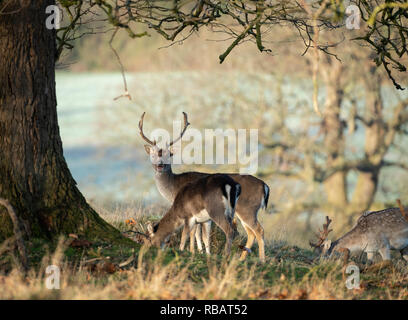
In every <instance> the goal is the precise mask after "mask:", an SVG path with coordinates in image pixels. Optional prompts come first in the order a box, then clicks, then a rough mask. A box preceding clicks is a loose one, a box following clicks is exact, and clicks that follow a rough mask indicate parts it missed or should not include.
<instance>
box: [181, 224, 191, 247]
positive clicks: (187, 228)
mask: <svg viewBox="0 0 408 320" xmlns="http://www.w3.org/2000/svg"><path fill="white" fill-rule="evenodd" d="M189 232H190V226H189V225H188V221H186V222H185V223H184V227H183V233H182V234H181V240H180V250H181V251H183V250H184V247H185V246H186V241H187V238H188V234H189Z"/></svg>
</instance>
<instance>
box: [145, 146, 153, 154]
mask: <svg viewBox="0 0 408 320" xmlns="http://www.w3.org/2000/svg"><path fill="white" fill-rule="evenodd" d="M144 148H145V150H146V153H147V154H148V155H150V153H151V151H152V146H150V145H148V144H145V145H144Z"/></svg>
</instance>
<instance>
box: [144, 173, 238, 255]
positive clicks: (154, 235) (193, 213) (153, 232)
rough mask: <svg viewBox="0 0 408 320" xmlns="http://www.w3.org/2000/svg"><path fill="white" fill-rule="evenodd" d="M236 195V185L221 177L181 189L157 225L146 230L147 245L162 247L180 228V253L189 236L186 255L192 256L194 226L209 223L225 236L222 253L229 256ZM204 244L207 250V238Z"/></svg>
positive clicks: (233, 229)
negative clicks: (182, 227)
mask: <svg viewBox="0 0 408 320" xmlns="http://www.w3.org/2000/svg"><path fill="white" fill-rule="evenodd" d="M240 193H241V187H240V185H239V184H238V183H236V182H235V181H234V180H233V179H232V178H230V177H229V176H227V175H224V174H215V175H211V176H206V177H203V178H200V179H199V180H196V181H194V182H191V183H188V184H186V185H184V187H182V188H181V189H180V191H179V192H178V193H177V195H176V197H175V199H174V202H173V204H172V206H171V208H170V209H169V211H167V213H166V214H165V215H164V216H163V218H162V219H161V220H160V221H159V223H157V224H155V225H154V227H153V226H152V225H151V224H149V225H148V226H147V229H148V232H149V239H150V242H151V244H152V245H154V246H157V247H163V246H164V245H165V243H166V242H167V240H168V238H169V237H170V235H171V234H172V233H173V232H175V231H176V230H177V229H179V228H180V227H181V226H183V225H184V229H183V233H182V236H181V244H180V249H181V250H184V246H185V243H186V240H187V238H188V236H189V235H190V238H191V239H192V241H190V252H191V253H194V235H195V232H196V228H197V223H204V222H208V221H210V220H212V221H214V222H215V223H216V224H217V225H218V226H219V227H220V228H221V229H222V231H224V233H225V236H226V243H225V253H226V254H227V255H229V254H230V251H231V244H232V240H233V239H234V237H235V232H236V229H235V228H234V227H233V225H232V220H233V219H234V211H235V205H236V203H237V200H238V198H239V195H240ZM204 243H205V246H206V248H208V249H209V245H210V243H209V237H207V238H204Z"/></svg>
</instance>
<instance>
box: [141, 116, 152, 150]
mask: <svg viewBox="0 0 408 320" xmlns="http://www.w3.org/2000/svg"><path fill="white" fill-rule="evenodd" d="M145 114H146V112H143V114H142V117H141V118H140V121H139V133H140V136H141V137H142V138H143V140H144V141H146V142H147V143H148V144H150V145H152V146H154V145H156V141H152V140H150V139H149V138H147V137H146V136H145V135H144V133H143V119H144V116H145Z"/></svg>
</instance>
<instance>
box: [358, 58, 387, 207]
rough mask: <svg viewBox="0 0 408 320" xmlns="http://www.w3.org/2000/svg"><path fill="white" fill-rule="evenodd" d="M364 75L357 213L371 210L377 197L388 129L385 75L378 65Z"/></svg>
mask: <svg viewBox="0 0 408 320" xmlns="http://www.w3.org/2000/svg"><path fill="white" fill-rule="evenodd" d="M366 74H367V75H366V76H365V78H364V84H365V92H366V93H365V113H366V114H365V118H366V120H367V124H366V125H365V145H364V151H365V162H366V165H364V167H363V168H359V175H358V178H357V184H356V188H355V190H354V193H353V198H352V201H351V205H352V210H353V211H354V212H362V211H365V210H368V209H369V208H370V206H371V204H372V202H373V200H374V196H375V193H376V191H377V186H378V177H379V174H380V168H381V162H382V160H383V157H384V155H385V152H383V151H382V149H383V148H384V135H385V128H384V123H383V121H384V120H383V114H382V110H383V104H382V99H381V76H380V74H379V72H378V71H377V69H376V67H375V66H372V67H371V68H369V71H367V73H366Z"/></svg>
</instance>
